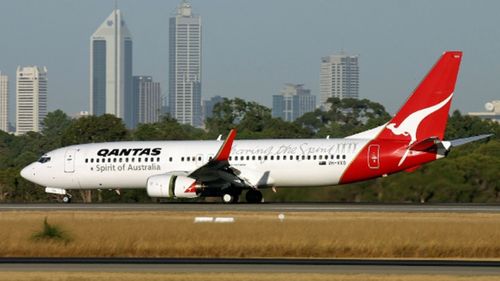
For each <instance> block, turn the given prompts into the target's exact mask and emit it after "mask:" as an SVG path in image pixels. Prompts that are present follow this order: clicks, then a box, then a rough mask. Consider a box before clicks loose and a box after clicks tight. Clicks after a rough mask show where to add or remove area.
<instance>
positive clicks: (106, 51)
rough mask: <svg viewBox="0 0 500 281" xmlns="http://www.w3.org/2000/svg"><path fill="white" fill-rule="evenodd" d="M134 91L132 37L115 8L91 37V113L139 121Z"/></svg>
mask: <svg viewBox="0 0 500 281" xmlns="http://www.w3.org/2000/svg"><path fill="white" fill-rule="evenodd" d="M136 102H137V101H135V99H134V96H133V91H132V36H131V35H130V31H129V30H128V28H127V25H126V24H125V20H124V19H123V14H122V13H121V11H120V10H118V9H116V10H113V12H112V13H111V14H110V15H109V17H108V18H107V19H106V20H105V21H104V22H103V23H102V24H101V26H99V28H98V29H97V30H96V31H95V32H94V34H92V36H91V37H90V114H94V115H102V114H106V113H108V114H113V115H115V116H117V117H119V118H122V119H123V120H124V121H125V124H126V125H127V127H129V128H133V127H135V125H136V124H137V115H136V114H134V104H135V103H136Z"/></svg>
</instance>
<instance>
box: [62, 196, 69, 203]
mask: <svg viewBox="0 0 500 281" xmlns="http://www.w3.org/2000/svg"><path fill="white" fill-rule="evenodd" d="M62 201H63V203H66V204H67V203H71V196H68V195H64V197H63V198H62Z"/></svg>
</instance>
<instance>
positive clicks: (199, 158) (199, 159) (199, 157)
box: [158, 156, 201, 161]
mask: <svg viewBox="0 0 500 281" xmlns="http://www.w3.org/2000/svg"><path fill="white" fill-rule="evenodd" d="M158 159H160V158H158ZM158 161H160V160H158ZM198 161H201V156H198Z"/></svg>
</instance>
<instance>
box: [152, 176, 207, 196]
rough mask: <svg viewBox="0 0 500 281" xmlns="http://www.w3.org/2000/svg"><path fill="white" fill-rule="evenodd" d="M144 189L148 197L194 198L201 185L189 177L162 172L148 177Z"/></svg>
mask: <svg viewBox="0 0 500 281" xmlns="http://www.w3.org/2000/svg"><path fill="white" fill-rule="evenodd" d="M146 189H147V192H148V195H149V196H150V197H160V198H168V197H177V198H195V197H198V196H199V192H197V191H199V189H201V185H200V184H199V183H198V182H196V180H195V179H193V178H190V177H186V176H182V175H171V174H164V175H156V176H151V177H149V178H148V182H147V188H146Z"/></svg>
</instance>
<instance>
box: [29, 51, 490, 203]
mask: <svg viewBox="0 0 500 281" xmlns="http://www.w3.org/2000/svg"><path fill="white" fill-rule="evenodd" d="M461 59H462V52H461V51H447V52H444V53H443V54H442V56H441V57H440V58H439V60H438V61H437V63H436V64H435V65H434V66H433V67H432V69H431V70H430V72H429V73H428V74H427V75H426V76H425V78H424V79H423V80H422V82H421V83H420V85H419V86H418V87H417V88H416V89H415V90H414V92H413V93H412V95H411V96H410V97H409V99H408V100H407V101H406V103H404V105H403V106H402V107H401V109H400V110H399V111H398V112H397V113H396V115H395V116H394V117H393V118H392V119H391V120H390V121H389V122H387V123H386V124H384V125H381V126H379V127H376V128H374V129H371V130H368V131H365V132H361V133H358V134H355V135H352V136H348V137H346V138H342V139H332V138H326V139H267V140H235V137H236V130H234V129H233V130H231V131H230V132H229V134H228V136H227V138H226V139H225V141H222V140H221V138H220V137H219V139H217V140H204V141H124V142H104V143H89V144H79V145H72V146H67V147H63V148H59V149H56V150H53V151H50V152H48V153H46V154H44V155H43V156H42V157H41V158H40V159H39V160H38V161H36V162H34V163H32V164H30V165H28V166H26V167H25V168H24V169H22V171H21V176H22V177H23V178H25V179H27V180H29V181H31V182H33V183H36V184H38V185H41V186H45V187H46V188H45V191H46V192H47V193H50V194H56V195H59V196H61V197H62V201H63V202H67V203H69V202H70V201H71V194H70V193H69V192H68V191H69V190H74V189H115V190H121V189H127V188H143V189H146V191H147V194H148V195H149V196H150V197H154V198H197V197H220V198H221V199H222V201H223V202H224V203H236V202H238V200H239V198H240V195H241V194H242V193H243V191H245V192H246V193H245V198H246V201H247V202H250V203H258V202H262V201H263V196H262V192H261V189H264V188H273V189H274V188H276V187H280V188H281V187H302V188H306V187H311V186H316V187H317V186H333V185H338V184H347V183H353V182H358V181H364V180H369V179H374V178H378V177H385V176H387V175H390V174H393V173H396V172H400V171H413V170H415V169H416V168H418V167H419V166H421V165H422V164H425V163H428V162H432V161H434V160H437V159H441V158H443V157H446V156H447V155H448V153H449V151H450V149H451V148H452V147H455V146H458V145H462V144H465V143H469V142H472V141H477V140H480V139H484V138H487V137H489V136H491V135H480V136H474V137H469V138H464V139H458V140H452V141H446V140H443V137H444V131H445V127H446V122H447V120H448V112H449V109H450V105H451V100H452V98H453V95H454V90H455V83H456V80H457V75H458V71H459V67H460V62H461Z"/></svg>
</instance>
